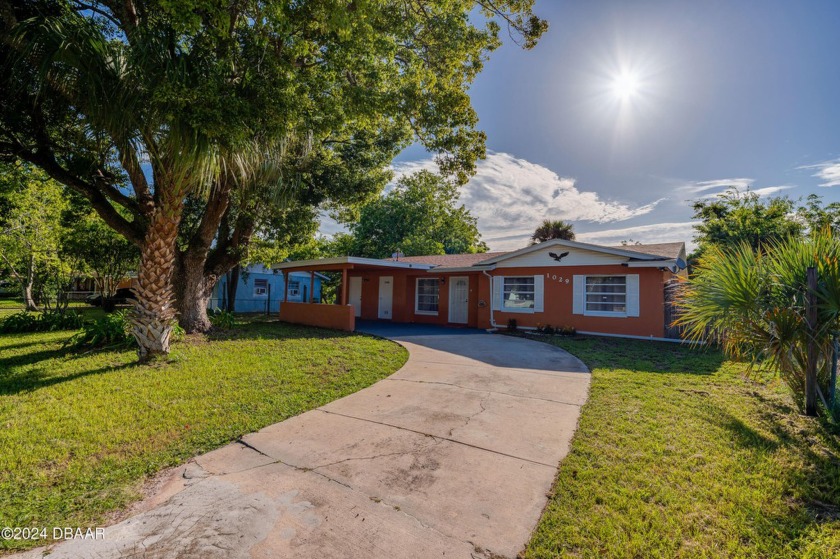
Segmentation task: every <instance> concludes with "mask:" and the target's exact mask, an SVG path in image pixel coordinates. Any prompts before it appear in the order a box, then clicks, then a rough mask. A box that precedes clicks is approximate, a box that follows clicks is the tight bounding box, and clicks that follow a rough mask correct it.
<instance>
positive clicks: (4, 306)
mask: <svg viewBox="0 0 840 559" xmlns="http://www.w3.org/2000/svg"><path fill="white" fill-rule="evenodd" d="M67 308H68V309H70V310H72V311H74V312H77V313H80V314H82V315H83V316H84V317H85V318H87V319H91V320H94V319H97V318H101V317H103V316H105V314H106V313H105V311H103V310H102V307H94V306H92V305H89V304H87V303H85V302H84V301H70V304H69V305H68V307H67ZM119 308H126V309H127V308H130V306H129V305H120V306H119ZM23 310H24V306H23V299H0V320H2V319H3V318H5V317H7V316H9V315H10V314H15V313H19V312H22V311H23Z"/></svg>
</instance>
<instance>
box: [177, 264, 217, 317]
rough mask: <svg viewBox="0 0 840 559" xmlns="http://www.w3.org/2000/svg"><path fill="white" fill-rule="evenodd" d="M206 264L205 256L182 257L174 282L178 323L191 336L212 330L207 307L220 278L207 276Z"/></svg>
mask: <svg viewBox="0 0 840 559" xmlns="http://www.w3.org/2000/svg"><path fill="white" fill-rule="evenodd" d="M204 264H205V258H204V257H203V255H194V254H190V253H187V254H186V255H182V257H181V258H180V259H179V263H178V278H177V280H176V281H175V282H174V285H175V291H176V296H177V300H178V323H179V324H180V325H181V327H182V328H183V329H184V330H186V331H187V332H188V333H190V334H193V333H196V332H207V331H209V330H210V328H212V324H210V319H209V318H208V317H207V307H208V306H209V305H210V296H211V295H212V294H213V288H214V287H215V286H216V282H217V281H218V278H217V277H216V276H215V275H211V274H205V272H204Z"/></svg>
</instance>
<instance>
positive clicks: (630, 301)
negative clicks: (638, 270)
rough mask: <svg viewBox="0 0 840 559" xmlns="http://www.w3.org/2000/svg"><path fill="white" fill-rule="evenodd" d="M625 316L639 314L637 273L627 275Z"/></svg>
mask: <svg viewBox="0 0 840 559" xmlns="http://www.w3.org/2000/svg"><path fill="white" fill-rule="evenodd" d="M627 316H639V274H633V275H629V276H627Z"/></svg>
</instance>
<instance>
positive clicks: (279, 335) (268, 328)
mask: <svg viewBox="0 0 840 559" xmlns="http://www.w3.org/2000/svg"><path fill="white" fill-rule="evenodd" d="M357 335H358V334H353V333H350V332H343V331H340V330H329V329H327V328H316V327H314V326H300V325H297V324H290V323H288V322H280V321H279V320H260V321H253V322H251V321H249V322H246V323H244V324H241V323H240V324H237V325H236V327H235V328H231V329H230V330H211V331H210V332H208V333H207V334H206V335H205V337H206V339H207V340H208V341H214V342H215V341H230V340H260V339H271V340H299V339H319V340H325V339H331V338H336V339H337V338H349V337H351V336H357Z"/></svg>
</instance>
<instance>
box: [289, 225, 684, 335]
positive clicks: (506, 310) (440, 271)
mask: <svg viewBox="0 0 840 559" xmlns="http://www.w3.org/2000/svg"><path fill="white" fill-rule="evenodd" d="M685 260H686V257H685V243H681V242H680V243H666V244H651V245H630V246H621V247H608V246H599V245H594V244H588V243H581V242H576V241H565V240H552V241H547V242H544V243H540V244H536V245H532V246H529V247H526V248H523V249H520V250H516V251H513V252H505V253H502V252H494V253H483V254H452V255H435V256H411V257H401V258H398V259H396V258H395V259H384V260H378V259H372V258H356V257H340V258H328V259H322V260H309V261H298V262H284V263H282V264H277V265H275V266H273V267H274V268H275V269H276V270H280V271H282V272H283V273H296V272H301V271H310V272H311V271H326V270H329V271H336V272H341V274H342V282H341V286H340V289H339V290H338V291H339V294H338V301H337V302H338V304H337V305H319V306H317V308H316V307H313V306H312V305H306V304H301V303H293V302H288V303H281V305H280V318H281V319H282V320H286V321H289V322H301V323H304V324H311V325H316V326H327V327H332V328H341V329H345V330H353V329H354V328H355V320H356V319H357V318H358V319H364V320H391V321H394V322H407V323H427V324H440V325H450V326H470V327H477V328H505V327H507V326H508V325H509V324H510V323H511V321H512V320H513V321H516V324H517V326H518V327H520V328H535V327H537V326H538V325H547V324H549V325H552V326H554V327H560V326H564V327H574V328H575V329H577V330H578V331H579V332H584V333H597V334H608V335H620V336H641V337H645V338H650V337H653V338H664V337H666V336H667V335H669V333H670V332H669V329H668V324H669V322H670V321H669V320H668V319H667V318H666V315H667V313H668V310H669V309H668V308H667V307H668V306H667V305H666V298H667V296H668V293H667V291H668V288H667V284H668V283H669V282H671V281H672V280H674V279H675V278H677V277H678V276H681V275H685ZM671 337H673V335H671Z"/></svg>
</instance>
